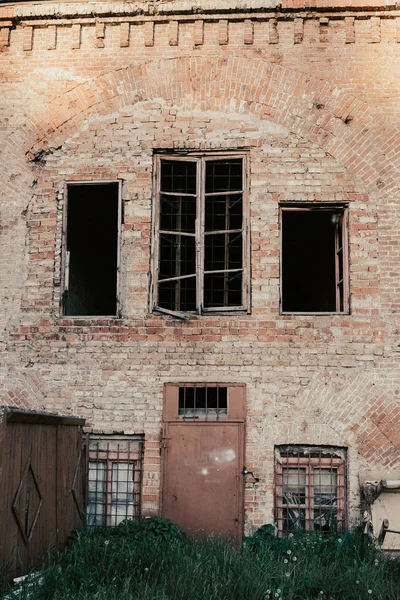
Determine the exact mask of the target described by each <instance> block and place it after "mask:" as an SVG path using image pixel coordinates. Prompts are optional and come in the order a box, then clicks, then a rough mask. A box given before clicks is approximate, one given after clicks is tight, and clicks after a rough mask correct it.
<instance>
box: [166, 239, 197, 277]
mask: <svg viewBox="0 0 400 600" xmlns="http://www.w3.org/2000/svg"><path fill="white" fill-rule="evenodd" d="M159 264H160V271H159V279H160V280H162V279H169V278H170V277H180V276H182V275H191V274H195V272H196V252H195V239H194V237H188V236H184V235H169V234H167V233H162V234H160V261H159Z"/></svg>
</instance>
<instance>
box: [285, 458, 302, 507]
mask: <svg viewBox="0 0 400 600" xmlns="http://www.w3.org/2000/svg"><path fill="white" fill-rule="evenodd" d="M282 494H283V503H284V504H290V505H292V504H295V505H296V504H305V501H306V469H302V468H298V469H297V468H290V467H288V468H287V467H284V468H283V469H282Z"/></svg>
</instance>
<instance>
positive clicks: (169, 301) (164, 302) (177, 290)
mask: <svg viewBox="0 0 400 600" xmlns="http://www.w3.org/2000/svg"><path fill="white" fill-rule="evenodd" d="M158 305H159V306H161V308H167V309H168V310H177V311H180V310H182V311H183V310H186V311H195V310H196V277H194V276H193V277H189V278H188V279H178V280H175V281H166V282H165V283H164V282H163V281H160V282H159V283H158Z"/></svg>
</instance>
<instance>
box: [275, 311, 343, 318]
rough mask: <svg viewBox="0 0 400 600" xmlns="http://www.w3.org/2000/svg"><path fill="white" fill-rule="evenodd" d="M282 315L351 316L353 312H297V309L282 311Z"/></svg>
mask: <svg viewBox="0 0 400 600" xmlns="http://www.w3.org/2000/svg"><path fill="white" fill-rule="evenodd" d="M279 315H280V316H281V317H288V316H291V315H294V316H304V317H323V316H334V315H337V316H339V317H343V316H350V315H351V313H350V312H349V311H346V312H336V311H334V312H300V311H299V312H297V311H281V312H280V313H279Z"/></svg>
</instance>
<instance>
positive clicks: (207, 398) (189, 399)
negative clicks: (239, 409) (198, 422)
mask: <svg viewBox="0 0 400 600" xmlns="http://www.w3.org/2000/svg"><path fill="white" fill-rule="evenodd" d="M178 415H179V416H180V417H182V418H184V419H202V420H208V419H213V420H214V419H215V420H217V421H218V420H219V419H220V418H221V417H226V416H227V415H228V388H227V387H220V386H218V385H214V386H211V385H202V386H197V385H190V386H188V385H185V386H181V387H180V388H179V410H178Z"/></svg>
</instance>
